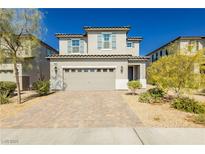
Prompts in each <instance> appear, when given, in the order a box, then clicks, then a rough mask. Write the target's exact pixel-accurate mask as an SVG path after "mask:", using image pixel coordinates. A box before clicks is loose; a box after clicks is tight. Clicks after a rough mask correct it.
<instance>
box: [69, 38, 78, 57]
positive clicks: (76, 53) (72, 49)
mask: <svg viewBox="0 0 205 154" xmlns="http://www.w3.org/2000/svg"><path fill="white" fill-rule="evenodd" d="M73 40H78V41H79V52H78V53H77V52H75V53H73V42H72V41H73ZM75 47H76V46H75ZM71 54H80V39H71Z"/></svg>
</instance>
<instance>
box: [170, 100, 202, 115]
mask: <svg viewBox="0 0 205 154" xmlns="http://www.w3.org/2000/svg"><path fill="white" fill-rule="evenodd" d="M171 106H172V107H173V108H175V109H178V110H182V111H185V112H192V113H197V114H199V113H205V107H204V106H203V105H201V104H200V103H199V102H198V101H196V100H194V99H190V98H188V97H180V98H176V99H174V100H173V101H172V103H171Z"/></svg>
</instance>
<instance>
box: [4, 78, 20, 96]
mask: <svg viewBox="0 0 205 154" xmlns="http://www.w3.org/2000/svg"><path fill="white" fill-rule="evenodd" d="M15 89H16V83H15V82H11V81H1V82H0V91H1V92H4V94H5V93H7V96H11V95H13V93H14V91H15Z"/></svg>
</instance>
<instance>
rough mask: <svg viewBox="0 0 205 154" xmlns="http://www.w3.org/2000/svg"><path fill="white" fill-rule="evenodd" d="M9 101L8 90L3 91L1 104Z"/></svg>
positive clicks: (0, 96)
mask: <svg viewBox="0 0 205 154" xmlns="http://www.w3.org/2000/svg"><path fill="white" fill-rule="evenodd" d="M7 103H9V97H8V91H1V92H0V104H7Z"/></svg>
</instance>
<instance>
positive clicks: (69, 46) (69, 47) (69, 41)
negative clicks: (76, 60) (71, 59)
mask: <svg viewBox="0 0 205 154" xmlns="http://www.w3.org/2000/svg"><path fill="white" fill-rule="evenodd" d="M71 51H72V47H71V40H70V39H69V40H68V54H70V53H71Z"/></svg>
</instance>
